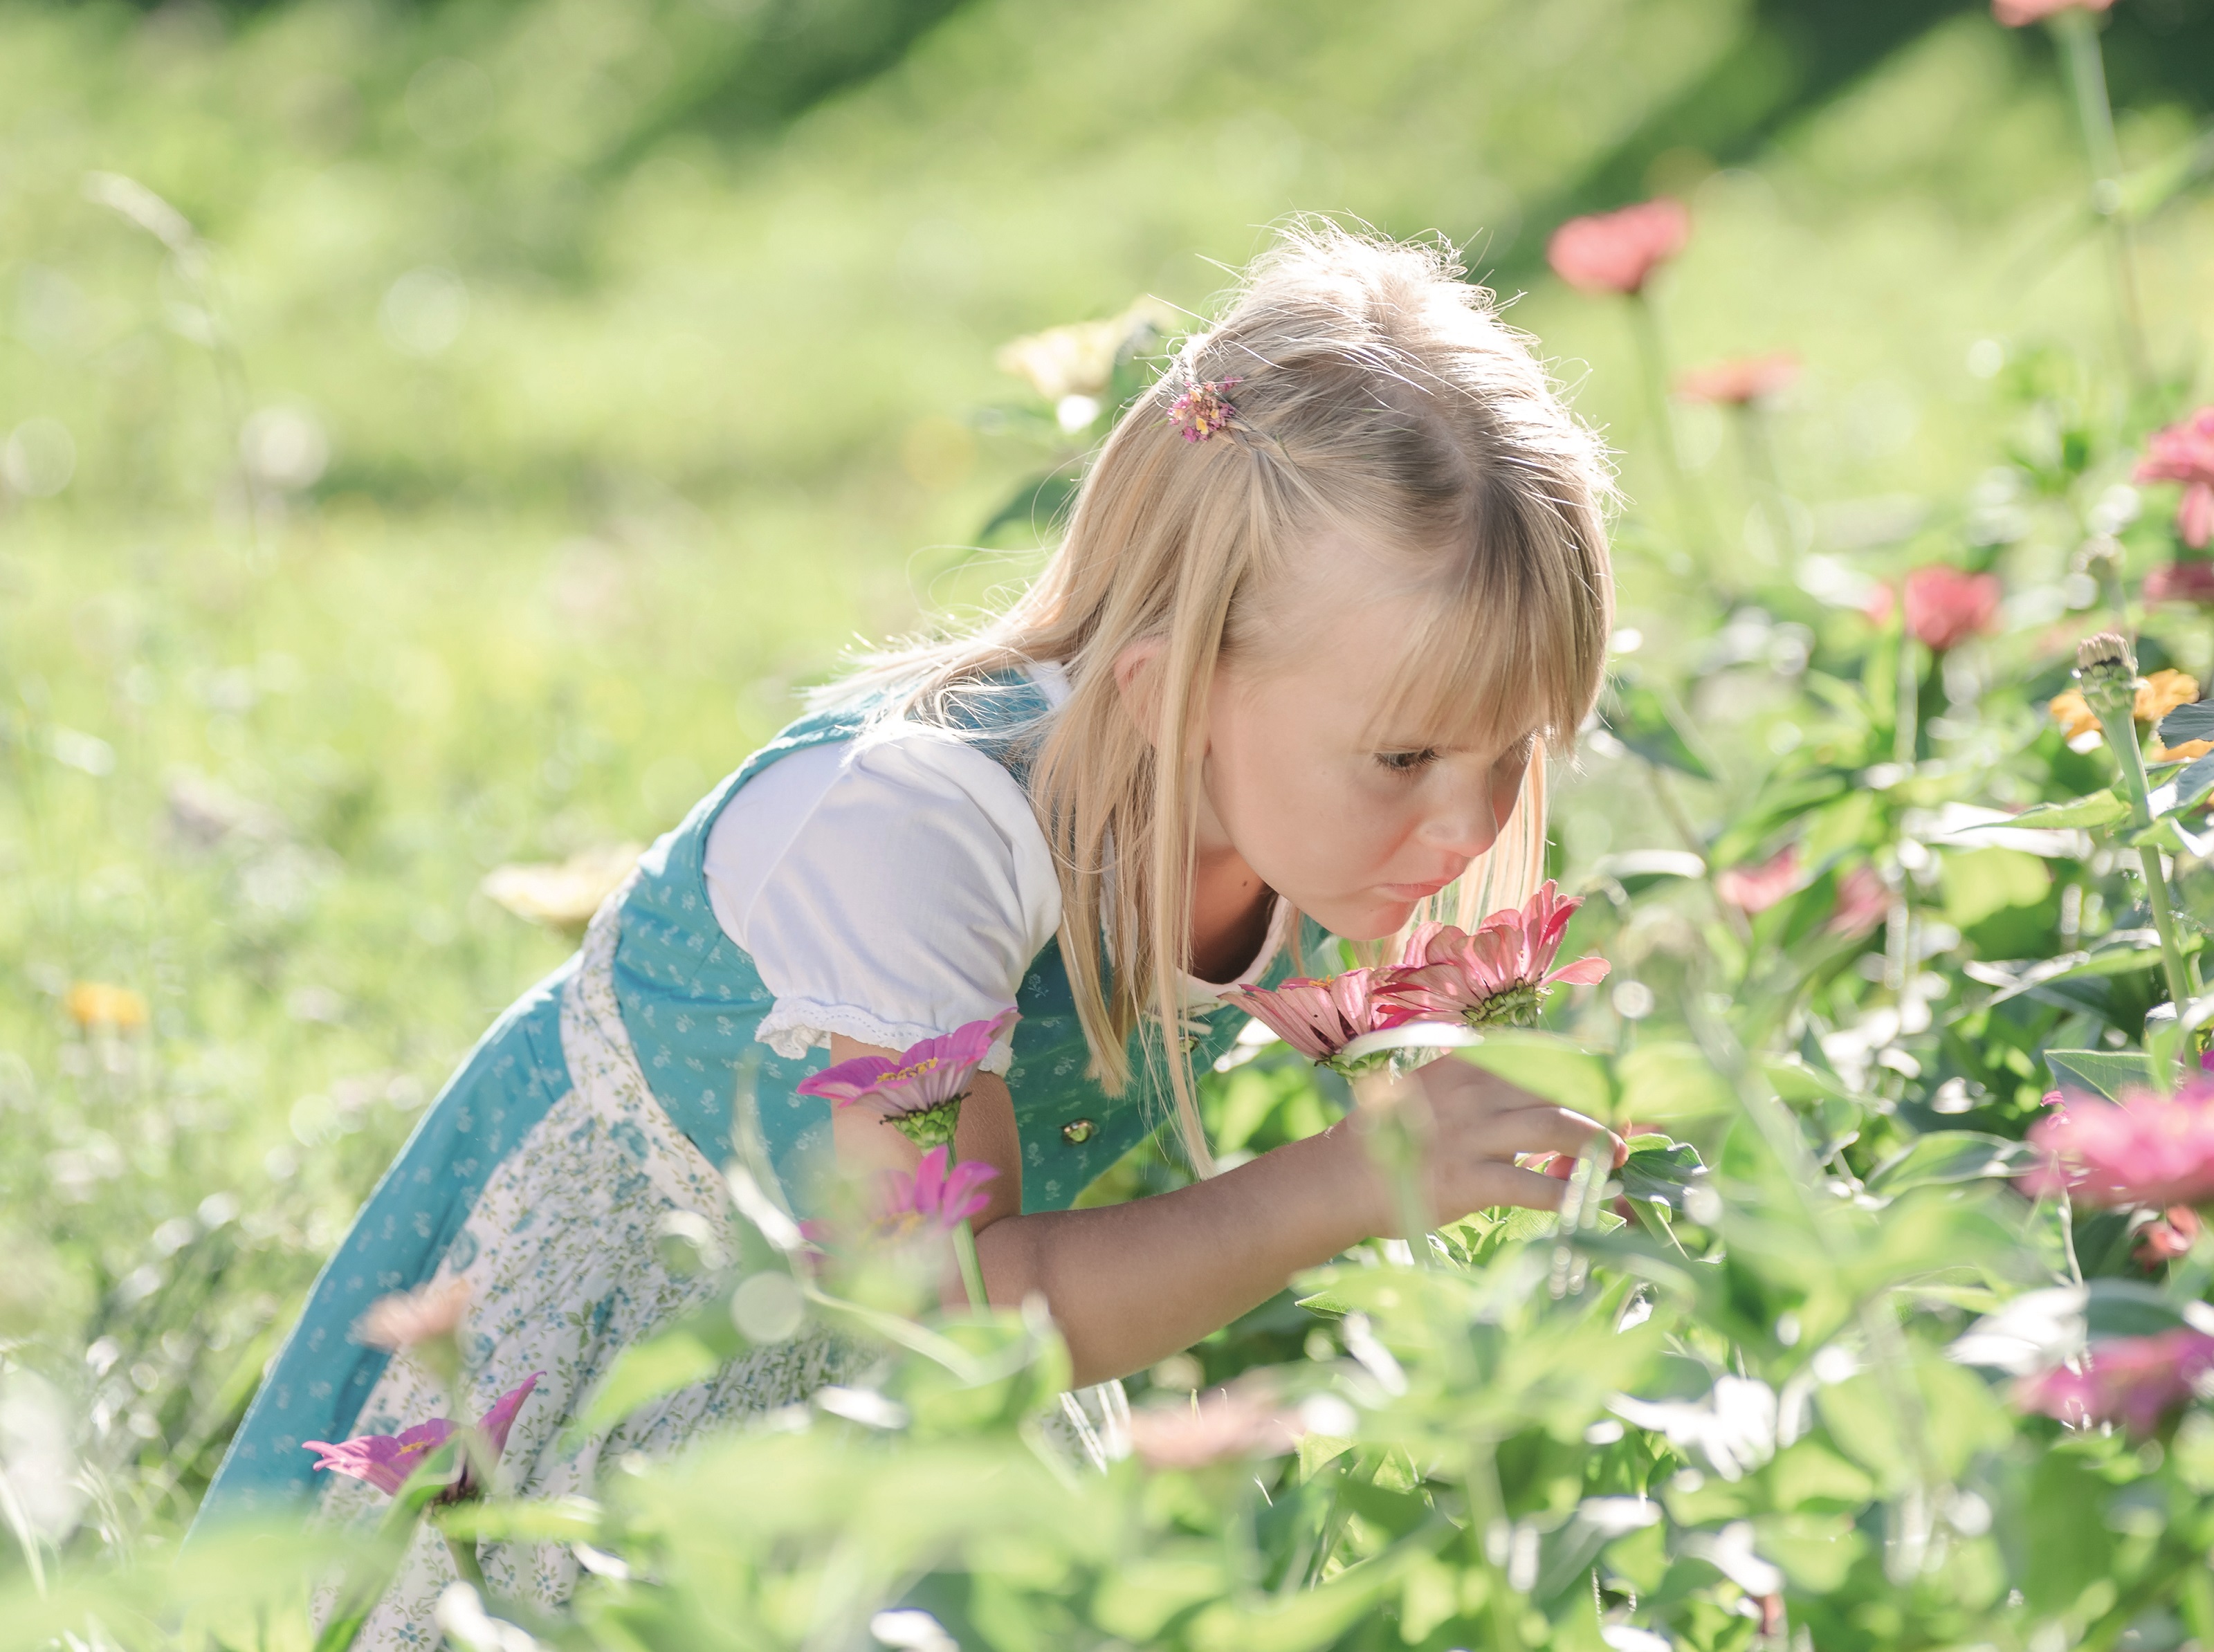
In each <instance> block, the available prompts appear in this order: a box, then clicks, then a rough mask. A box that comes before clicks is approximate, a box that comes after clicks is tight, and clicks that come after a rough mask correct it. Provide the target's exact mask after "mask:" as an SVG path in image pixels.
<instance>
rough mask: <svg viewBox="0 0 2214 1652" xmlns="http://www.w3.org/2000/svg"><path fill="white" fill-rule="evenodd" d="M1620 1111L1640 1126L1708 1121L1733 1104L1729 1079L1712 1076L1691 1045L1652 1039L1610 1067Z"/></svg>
mask: <svg viewBox="0 0 2214 1652" xmlns="http://www.w3.org/2000/svg"><path fill="white" fill-rule="evenodd" d="M1615 1077H1616V1080H1617V1081H1618V1085H1619V1100H1618V1103H1617V1104H1618V1106H1619V1107H1620V1109H1621V1112H1620V1114H1619V1115H1618V1117H1621V1118H1625V1119H1636V1120H1637V1121H1638V1122H1640V1123H1654V1124H1673V1123H1681V1122H1683V1121H1685V1120H1688V1119H1695V1118H1712V1117H1716V1115H1717V1114H1722V1113H1727V1112H1728V1111H1731V1110H1732V1109H1733V1108H1734V1107H1735V1106H1736V1105H1737V1096H1736V1094H1735V1093H1734V1092H1733V1091H1732V1090H1731V1089H1730V1085H1729V1080H1728V1079H1725V1078H1724V1077H1723V1076H1722V1074H1719V1073H1717V1072H1716V1071H1715V1069H1714V1067H1713V1065H1712V1064H1711V1063H1710V1062H1709V1061H1708V1060H1707V1058H1706V1056H1705V1055H1703V1054H1702V1053H1701V1052H1700V1050H1699V1049H1698V1046H1697V1045H1696V1044H1689V1043H1672V1042H1669V1041H1667V1040H1665V1039H1655V1040H1654V1041H1652V1042H1650V1043H1639V1044H1638V1045H1637V1046H1636V1048H1635V1049H1632V1050H1630V1053H1629V1054H1628V1055H1624V1056H1623V1057H1622V1058H1621V1059H1620V1060H1619V1061H1618V1062H1616V1063H1615Z"/></svg>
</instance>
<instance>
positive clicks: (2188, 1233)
mask: <svg viewBox="0 0 2214 1652" xmlns="http://www.w3.org/2000/svg"><path fill="white" fill-rule="evenodd" d="M2199 1227H2200V1223H2199V1213H2198V1212H2197V1211H2196V1210H2193V1208H2191V1207H2190V1206H2189V1205H2187V1204H2172V1205H2170V1206H2168V1208H2167V1209H2165V1210H2163V1211H2162V1212H2161V1213H2160V1215H2157V1216H2156V1217H2154V1218H2153V1219H2152V1220H2151V1221H2149V1222H2147V1223H2146V1224H2145V1225H2144V1227H2142V1228H2140V1229H2139V1230H2138V1244H2137V1250H2136V1251H2135V1255H2136V1257H2137V1259H2138V1266H2139V1267H2141V1268H2157V1267H2159V1266H2160V1265H2161V1264H2162V1263H2164V1262H2173V1261H2174V1260H2175V1259H2176V1257H2180V1256H2188V1255H2190V1254H2191V1247H2192V1245H2193V1243H2194V1242H2195V1241H2196V1240H2197V1239H2198V1238H2199Z"/></svg>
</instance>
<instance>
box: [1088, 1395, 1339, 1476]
mask: <svg viewBox="0 0 2214 1652" xmlns="http://www.w3.org/2000/svg"><path fill="white" fill-rule="evenodd" d="M1305 1434H1306V1423H1304V1422H1302V1421H1301V1420H1300V1414H1299V1413H1298V1412H1297V1411H1295V1410H1288V1409H1287V1408H1286V1407H1284V1406H1281V1405H1280V1404H1277V1403H1276V1400H1275V1396H1274V1395H1272V1394H1270V1393H1269V1392H1267V1391H1266V1390H1264V1389H1262V1388H1260V1387H1258V1386H1239V1387H1236V1388H1218V1389H1217V1390H1215V1391H1214V1392H1213V1393H1211V1394H1209V1395H1208V1396H1207V1398H1204V1399H1202V1400H1200V1401H1198V1402H1197V1403H1196V1404H1183V1405H1174V1404H1171V1405H1158V1406H1156V1405H1147V1406H1144V1407H1141V1409H1139V1410H1134V1411H1132V1412H1131V1413H1130V1444H1131V1446H1132V1447H1133V1448H1134V1449H1135V1451H1136V1452H1137V1453H1138V1455H1139V1457H1140V1458H1141V1459H1143V1460H1144V1461H1145V1463H1146V1464H1147V1465H1148V1466H1149V1467H1153V1468H1204V1467H1205V1466H1207V1465H1208V1464H1210V1463H1220V1462H1222V1461H1224V1460H1226V1459H1229V1458H1232V1457H1281V1456H1282V1455H1283V1454H1284V1453H1286V1452H1287V1451H1290V1450H1292V1449H1294V1447H1297V1446H1298V1444H1299V1443H1300V1436H1301V1435H1305Z"/></svg>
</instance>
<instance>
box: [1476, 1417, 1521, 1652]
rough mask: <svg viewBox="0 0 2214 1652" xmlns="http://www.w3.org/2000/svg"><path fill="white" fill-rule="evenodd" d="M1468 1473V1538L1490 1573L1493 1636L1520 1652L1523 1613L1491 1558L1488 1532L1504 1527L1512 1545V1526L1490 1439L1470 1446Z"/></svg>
mask: <svg viewBox="0 0 2214 1652" xmlns="http://www.w3.org/2000/svg"><path fill="white" fill-rule="evenodd" d="M1467 1473H1468V1535H1469V1540H1470V1544H1471V1546H1472V1547H1473V1548H1474V1549H1475V1551H1476V1557H1477V1561H1478V1562H1479V1563H1481V1564H1482V1565H1483V1568H1484V1569H1485V1570H1487V1571H1489V1573H1490V1574H1491V1577H1490V1583H1491V1587H1490V1588H1488V1589H1486V1590H1485V1591H1484V1594H1485V1595H1486V1597H1487V1599H1486V1604H1487V1605H1488V1606H1489V1609H1490V1612H1491V1632H1492V1636H1493V1638H1494V1640H1495V1643H1496V1644H1497V1645H1498V1646H1499V1647H1500V1648H1501V1649H1502V1652H1522V1648H1523V1646H1524V1642H1523V1639H1522V1614H1521V1613H1520V1612H1519V1611H1517V1610H1516V1607H1517V1605H1518V1604H1519V1603H1518V1602H1517V1600H1516V1598H1515V1591H1514V1587H1513V1586H1512V1585H1511V1584H1509V1583H1508V1581H1507V1568H1506V1567H1505V1566H1503V1565H1500V1564H1497V1563H1495V1562H1494V1561H1493V1560H1492V1558H1491V1552H1490V1543H1491V1533H1493V1532H1494V1531H1496V1530H1499V1529H1501V1527H1504V1528H1505V1529H1506V1530H1507V1532H1508V1542H1509V1543H1510V1544H1511V1543H1512V1542H1513V1541H1514V1536H1513V1532H1514V1527H1513V1526H1512V1525H1511V1524H1510V1523H1509V1521H1508V1518H1507V1499H1506V1497H1505V1496H1503V1495H1501V1491H1500V1490H1499V1461H1498V1459H1497V1457H1496V1456H1495V1454H1494V1453H1493V1449H1492V1443H1491V1441H1489V1440H1488V1439H1483V1438H1482V1437H1479V1438H1478V1439H1477V1440H1476V1441H1474V1442H1473V1443H1472V1444H1471V1446H1470V1447H1469V1453H1468V1470H1467ZM1509 1558H1510V1559H1511V1558H1512V1556H1511V1555H1510V1557H1509Z"/></svg>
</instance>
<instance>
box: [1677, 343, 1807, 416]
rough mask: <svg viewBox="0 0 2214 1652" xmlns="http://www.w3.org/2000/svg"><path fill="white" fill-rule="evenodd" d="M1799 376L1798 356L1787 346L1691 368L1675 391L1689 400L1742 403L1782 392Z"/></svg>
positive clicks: (1768, 397)
mask: <svg viewBox="0 0 2214 1652" xmlns="http://www.w3.org/2000/svg"><path fill="white" fill-rule="evenodd" d="M1798 376H1799V358H1798V357H1796V356H1795V355H1793V354H1792V353H1791V352H1789V351H1788V350H1778V351H1777V352H1774V353H1772V354H1770V355H1765V356H1733V357H1731V358H1729V359H1728V360H1727V361H1717V362H1710V363H1709V364H1707V365H1706V366H1704V367H1694V368H1691V369H1690V370H1688V371H1686V372H1685V373H1684V374H1682V375H1681V376H1679V377H1678V379H1677V380H1676V394H1677V395H1679V396H1681V397H1683V398H1684V400H1685V401H1719V402H1722V403H1723V404H1725V405H1727V406H1729V407H1745V406H1746V404H1748V403H1750V402H1754V401H1768V400H1770V399H1771V397H1774V396H1777V395H1782V394H1783V392H1784V391H1785V390H1788V389H1790V388H1791V386H1792V384H1793V382H1795V380H1796V379H1797V378H1798Z"/></svg>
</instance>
